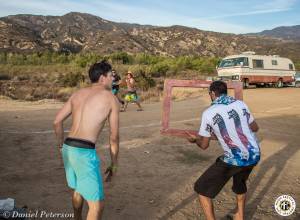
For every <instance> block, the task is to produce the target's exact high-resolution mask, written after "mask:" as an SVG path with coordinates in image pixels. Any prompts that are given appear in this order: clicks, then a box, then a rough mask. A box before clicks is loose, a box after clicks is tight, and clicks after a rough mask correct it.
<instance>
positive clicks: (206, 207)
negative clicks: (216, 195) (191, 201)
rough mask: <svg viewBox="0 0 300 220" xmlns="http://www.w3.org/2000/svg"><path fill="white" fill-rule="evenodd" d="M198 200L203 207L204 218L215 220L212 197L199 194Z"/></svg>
mask: <svg viewBox="0 0 300 220" xmlns="http://www.w3.org/2000/svg"><path fill="white" fill-rule="evenodd" d="M199 201H200V204H201V207H202V209H203V212H204V215H205V217H206V220H215V213H214V206H213V202H212V199H211V198H209V197H206V196H202V195H199Z"/></svg>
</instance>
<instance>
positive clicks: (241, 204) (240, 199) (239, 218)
mask: <svg viewBox="0 0 300 220" xmlns="http://www.w3.org/2000/svg"><path fill="white" fill-rule="evenodd" d="M236 202H237V213H236V214H235V215H234V219H235V220H243V219H244V213H245V203H246V193H244V194H236Z"/></svg>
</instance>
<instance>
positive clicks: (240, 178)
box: [232, 167, 253, 220]
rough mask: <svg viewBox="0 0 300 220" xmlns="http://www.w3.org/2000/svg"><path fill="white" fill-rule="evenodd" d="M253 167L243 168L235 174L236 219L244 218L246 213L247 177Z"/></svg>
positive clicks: (241, 219) (233, 189) (233, 187)
mask: <svg viewBox="0 0 300 220" xmlns="http://www.w3.org/2000/svg"><path fill="white" fill-rule="evenodd" d="M252 169H253V167H244V168H241V170H240V172H238V173H236V174H235V175H234V176H233V185H232V191H233V192H234V193H235V194H236V202H237V212H236V213H235V215H234V219H235V220H243V219H244V213H245V203H246V193H247V185H246V182H247V179H248V177H249V175H250V173H251V171H252Z"/></svg>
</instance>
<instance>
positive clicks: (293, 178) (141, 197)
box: [0, 88, 300, 220]
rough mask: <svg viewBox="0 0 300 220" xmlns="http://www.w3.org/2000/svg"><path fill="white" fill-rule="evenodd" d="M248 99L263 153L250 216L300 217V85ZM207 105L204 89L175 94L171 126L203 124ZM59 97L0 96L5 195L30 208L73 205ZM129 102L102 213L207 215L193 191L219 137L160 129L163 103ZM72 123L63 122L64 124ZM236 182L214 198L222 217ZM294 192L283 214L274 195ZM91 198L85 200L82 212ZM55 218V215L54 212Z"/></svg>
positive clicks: (1, 193) (254, 92) (1, 191)
mask: <svg viewBox="0 0 300 220" xmlns="http://www.w3.org/2000/svg"><path fill="white" fill-rule="evenodd" d="M244 100H245V101H246V103H247V104H248V106H249V108H250V110H251V111H252V113H253V114H254V116H255V118H256V120H257V122H258V124H259V126H260V128H261V129H260V131H259V133H258V137H259V140H260V145H261V151H262V159H261V161H260V163H259V165H258V166H257V167H256V168H255V170H254V172H253V173H252V174H251V177H250V179H249V182H248V186H249V190H248V192H249V193H248V202H247V206H246V216H247V218H246V219H259V220H261V219H262V220H269V219H300V209H299V206H300V163H299V161H300V151H299V147H300V145H299V144H300V101H299V100H300V90H299V89H295V88H283V89H270V88H264V89H249V90H245V91H244ZM208 105H209V100H208V97H207V96H206V94H204V93H203V94H202V95H201V96H200V97H198V98H192V99H187V100H183V101H177V102H175V103H174V105H173V110H172V117H171V121H172V123H171V124H172V126H173V127H178V128H179V127H180V128H187V127H189V128H191V127H193V128H195V129H197V128H198V125H199V120H200V116H201V112H202V111H203V109H204V108H205V107H206V106H208ZM60 107H61V103H55V102H38V103H30V102H16V101H11V100H4V99H1V100H0V125H1V127H0V198H6V197H11V198H14V199H16V203H17V206H19V207H21V206H23V205H27V206H28V208H29V209H30V210H32V211H36V210H40V211H41V210H45V211H47V212H57V213H71V212H72V206H71V200H70V198H71V197H70V196H71V192H70V190H69V189H68V188H67V186H66V180H65V176H64V175H65V174H64V169H63V165H62V161H61V157H60V154H59V152H58V150H57V148H56V146H55V143H56V142H55V139H54V133H53V131H52V121H53V119H54V115H55V113H56V112H57V110H58V108H60ZM144 109H145V111H143V112H137V111H136V106H134V105H130V106H129V108H128V111H127V112H125V113H121V125H120V132H121V144H120V155H119V170H118V176H117V177H115V179H114V180H113V182H112V183H110V184H105V195H106V205H105V212H104V219H108V220H119V219H120V220H144V219H173V220H175V219H176V220H185V219H204V217H203V213H202V210H201V209H200V207H199V204H198V201H197V196H196V195H195V194H194V192H193V184H194V182H195V181H196V179H197V178H198V177H199V176H200V175H201V174H202V173H203V172H204V171H205V169H206V168H207V167H208V166H210V165H211V164H212V163H213V162H214V161H215V159H216V158H217V156H219V155H220V154H221V153H222V150H221V148H220V147H219V146H218V144H217V143H212V144H211V146H210V148H209V149H208V150H206V151H203V150H201V149H199V148H197V147H196V146H194V145H192V144H189V143H188V142H187V141H186V140H185V139H181V138H175V137H166V136H161V135H160V117H161V103H151V104H145V105H144ZM69 126H70V121H68V122H67V123H66V126H65V129H66V130H67V129H68V128H69ZM107 139H108V131H107V128H105V130H104V131H103V133H102V134H101V136H100V138H99V141H98V142H97V151H98V154H99V155H100V157H101V159H102V170H104V169H105V168H106V167H107V165H108V164H109V159H110V156H109V151H108V142H107ZM231 185H232V182H231V181H229V182H228V184H227V185H226V186H225V188H224V189H223V190H222V191H221V193H220V194H219V195H218V196H217V197H216V199H215V200H214V202H215V209H216V216H217V219H223V217H224V216H225V215H226V214H227V213H229V212H232V211H233V208H234V207H235V197H234V194H233V192H232V191H231ZM282 194H288V195H291V196H292V197H293V198H294V199H295V201H296V203H297V208H296V211H295V213H294V214H293V215H291V216H289V217H280V216H279V215H278V214H277V213H276V211H275V210H274V207H273V205H274V202H275V200H276V198H277V197H278V196H280V195H282ZM86 211H87V206H86V204H85V207H84V212H85V213H86ZM52 219H55V218H52Z"/></svg>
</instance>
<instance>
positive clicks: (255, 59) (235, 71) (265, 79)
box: [217, 51, 296, 88]
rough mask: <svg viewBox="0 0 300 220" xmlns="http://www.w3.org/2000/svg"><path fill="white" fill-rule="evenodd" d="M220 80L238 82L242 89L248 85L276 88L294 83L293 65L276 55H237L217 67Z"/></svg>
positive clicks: (288, 60) (226, 58)
mask: <svg viewBox="0 0 300 220" xmlns="http://www.w3.org/2000/svg"><path fill="white" fill-rule="evenodd" d="M217 72H218V76H219V78H221V79H222V80H238V81H241V82H243V85H244V88H247V87H249V85H251V84H254V85H274V86H276V87H278V88H281V87H283V86H284V85H285V84H286V85H288V84H290V83H292V82H294V76H295V73H296V71H295V65H294V63H293V62H292V61H291V60H290V59H288V58H284V57H280V56H278V55H272V56H267V55H256V54H255V52H252V51H248V52H244V53H242V54H239V55H233V56H227V57H225V58H224V59H222V61H221V62H220V64H219V65H218V66H217Z"/></svg>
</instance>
